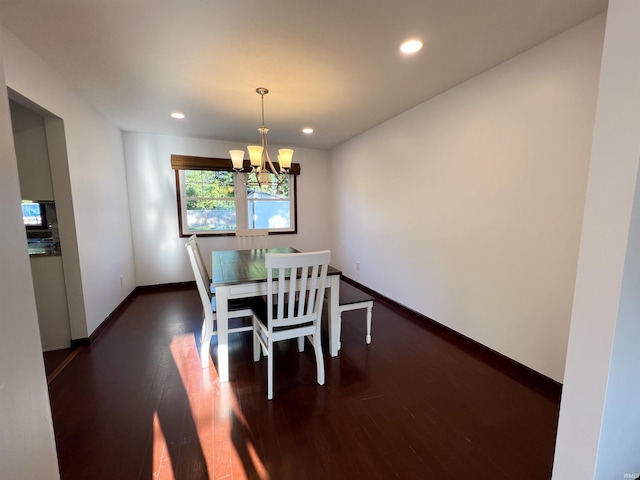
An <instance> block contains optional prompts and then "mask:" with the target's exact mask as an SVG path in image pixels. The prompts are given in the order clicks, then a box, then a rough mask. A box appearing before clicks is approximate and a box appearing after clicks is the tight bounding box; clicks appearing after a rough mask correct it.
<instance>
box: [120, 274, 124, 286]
mask: <svg viewBox="0 0 640 480" xmlns="http://www.w3.org/2000/svg"><path fill="white" fill-rule="evenodd" d="M122 287H124V275H120V288H122Z"/></svg>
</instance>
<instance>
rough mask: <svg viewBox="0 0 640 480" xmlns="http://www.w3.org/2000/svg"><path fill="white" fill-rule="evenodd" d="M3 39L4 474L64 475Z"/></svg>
mask: <svg viewBox="0 0 640 480" xmlns="http://www.w3.org/2000/svg"><path fill="white" fill-rule="evenodd" d="M3 57H4V46H3V45H2V41H1V39H0V206H1V207H0V224H1V225H2V229H0V241H1V243H2V248H0V478H20V479H24V480H45V479H47V480H48V479H52V480H53V479H59V478H60V475H59V473H58V460H57V457H56V449H55V439H54V436H53V423H52V421H51V407H50V406H49V393H48V390H47V382H46V380H45V373H44V364H43V362H42V347H41V345H40V336H39V333H38V316H37V312H36V301H35V295H34V292H33V283H32V281H31V268H30V266H29V255H28V253H27V244H26V242H25V234H24V226H23V224H22V214H21V211H20V198H21V197H20V184H19V183H18V167H17V163H16V155H15V149H14V146H13V132H12V129H11V115H10V112H9V101H8V97H7V95H6V93H4V92H6V90H7V86H6V83H5V77H4V69H3Z"/></svg>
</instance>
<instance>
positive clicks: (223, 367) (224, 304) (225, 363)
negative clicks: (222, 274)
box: [216, 286, 229, 382]
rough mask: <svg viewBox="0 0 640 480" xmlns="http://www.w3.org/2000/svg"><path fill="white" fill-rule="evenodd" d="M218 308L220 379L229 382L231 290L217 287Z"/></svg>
mask: <svg viewBox="0 0 640 480" xmlns="http://www.w3.org/2000/svg"><path fill="white" fill-rule="evenodd" d="M216 307H217V312H216V313H217V317H218V318H217V320H218V379H219V380H220V381H221V382H228V381H229V290H228V288H227V287H224V286H220V287H216Z"/></svg>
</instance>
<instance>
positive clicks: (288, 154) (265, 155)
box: [229, 87, 293, 189]
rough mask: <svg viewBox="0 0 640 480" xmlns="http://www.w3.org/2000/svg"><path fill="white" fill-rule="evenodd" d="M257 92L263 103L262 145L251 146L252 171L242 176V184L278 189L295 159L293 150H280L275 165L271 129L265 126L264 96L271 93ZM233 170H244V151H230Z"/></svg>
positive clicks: (264, 90)
mask: <svg viewBox="0 0 640 480" xmlns="http://www.w3.org/2000/svg"><path fill="white" fill-rule="evenodd" d="M256 92H257V93H258V94H259V95H260V99H261V101H262V126H261V127H260V128H258V132H259V133H260V145H249V146H247V150H249V159H250V162H251V171H250V172H247V174H246V176H244V177H243V176H240V178H241V179H242V182H243V183H244V184H245V185H246V186H247V187H254V188H258V189H260V188H261V187H272V188H276V187H277V186H278V185H281V184H282V183H284V182H285V181H286V180H287V179H288V177H289V169H290V168H291V159H292V158H293V150H292V149H290V148H281V149H280V150H278V164H277V165H278V167H277V168H276V166H275V165H274V163H273V162H272V161H271V157H270V156H269V149H268V146H269V145H268V144H267V133H268V132H269V129H268V128H267V127H265V125H264V96H265V95H266V94H267V93H269V90H267V89H266V88H264V87H259V88H256ZM229 154H230V155H231V162H232V163H233V170H234V171H235V172H237V173H241V172H243V170H244V165H243V163H244V150H229Z"/></svg>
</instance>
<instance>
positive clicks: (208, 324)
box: [200, 313, 213, 368]
mask: <svg viewBox="0 0 640 480" xmlns="http://www.w3.org/2000/svg"><path fill="white" fill-rule="evenodd" d="M212 336H213V320H212V319H211V318H210V317H209V315H207V314H206V313H204V318H203V319H202V332H201V334H200V365H201V367H202V368H207V367H208V366H209V347H210V346H211V337H212Z"/></svg>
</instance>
